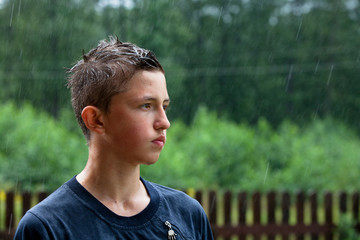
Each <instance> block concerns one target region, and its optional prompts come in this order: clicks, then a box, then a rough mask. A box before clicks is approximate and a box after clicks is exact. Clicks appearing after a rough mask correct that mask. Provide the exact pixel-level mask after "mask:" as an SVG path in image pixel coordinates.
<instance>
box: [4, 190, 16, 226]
mask: <svg viewBox="0 0 360 240" xmlns="http://www.w3.org/2000/svg"><path fill="white" fill-rule="evenodd" d="M14 201H15V193H14V192H7V193H6V210H5V215H6V216H5V229H6V230H12V229H13V228H14Z"/></svg>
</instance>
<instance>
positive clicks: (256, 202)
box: [252, 192, 261, 240]
mask: <svg viewBox="0 0 360 240" xmlns="http://www.w3.org/2000/svg"><path fill="white" fill-rule="evenodd" d="M252 206H253V215H254V216H253V217H254V225H260V222H261V219H260V218H261V195H260V193H259V192H255V193H254V194H253V196H252ZM260 238H261V235H260V234H254V238H253V239H254V240H260Z"/></svg>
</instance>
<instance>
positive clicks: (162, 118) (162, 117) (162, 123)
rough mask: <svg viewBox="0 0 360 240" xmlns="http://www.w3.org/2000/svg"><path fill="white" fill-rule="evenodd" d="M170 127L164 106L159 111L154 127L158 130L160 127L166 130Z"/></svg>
mask: <svg viewBox="0 0 360 240" xmlns="http://www.w3.org/2000/svg"><path fill="white" fill-rule="evenodd" d="M169 127H170V121H169V119H168V118H167V115H166V112H165V110H164V109H163V108H161V109H160V110H159V111H158V114H157V118H156V120H155V123H154V128H155V129H156V130H158V129H161V130H166V129H168V128H169Z"/></svg>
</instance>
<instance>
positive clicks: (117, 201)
mask: <svg viewBox="0 0 360 240" xmlns="http://www.w3.org/2000/svg"><path fill="white" fill-rule="evenodd" d="M69 73H70V75H69V80H68V86H69V87H70V88H71V96H72V105H73V109H74V112H75V115H76V117H77V120H78V122H79V124H80V126H81V129H82V131H83V133H84V135H85V137H86V140H87V143H88V147H89V156H88V161H87V164H86V166H85V168H84V169H83V171H81V172H80V173H79V174H78V175H77V176H75V177H73V178H72V179H71V180H69V181H68V182H66V183H65V184H64V185H63V186H61V187H60V188H59V189H57V190H56V191H55V192H54V193H53V194H51V195H50V196H49V197H48V198H46V199H45V200H44V201H42V202H41V203H39V204H38V205H36V206H35V207H33V208H32V209H30V210H29V211H28V212H27V213H26V214H25V216H24V217H23V218H22V219H21V221H20V223H19V226H18V228H17V231H16V234H15V239H16V240H18V239H74V240H75V239H76V240H81V239H131V240H134V239H155V240H156V239H171V240H174V239H176V240H178V239H194V240H195V239H203V240H209V239H213V236H212V232H211V229H210V225H209V222H208V219H207V217H206V215H205V212H204V211H203V209H202V207H201V205H200V204H199V203H198V202H197V201H196V200H194V199H192V198H190V197H189V196H187V195H186V194H184V193H182V192H180V191H176V190H173V189H171V188H168V187H164V186H160V185H158V184H155V183H151V182H148V181H146V180H144V179H143V178H141V177H140V165H141V164H146V165H148V164H153V163H155V162H156V161H157V160H158V157H159V155H160V152H161V150H162V149H163V147H164V144H165V142H166V130H167V129H168V128H169V127H170V122H169V120H168V119H167V116H166V111H165V110H166V108H167V107H168V106H169V103H170V99H169V96H168V93H167V88H166V80H165V75H164V70H163V68H162V66H161V65H160V63H159V62H158V60H157V59H156V57H155V55H154V54H153V53H152V52H151V51H149V50H145V49H143V48H140V47H138V46H136V45H134V44H131V43H122V42H120V41H119V40H118V39H117V38H114V37H110V38H109V40H108V41H107V40H102V41H100V43H99V44H98V46H97V47H96V48H94V49H92V50H91V51H90V52H89V53H88V54H86V55H83V59H82V60H80V61H79V62H78V63H77V64H76V65H75V66H74V67H73V68H71V69H70V70H69Z"/></svg>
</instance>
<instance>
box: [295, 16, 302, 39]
mask: <svg viewBox="0 0 360 240" xmlns="http://www.w3.org/2000/svg"><path fill="white" fill-rule="evenodd" d="M301 26H302V20H301V22H300V24H299V28H298V31H297V33H296V40H298V38H299V35H300V30H301Z"/></svg>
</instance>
